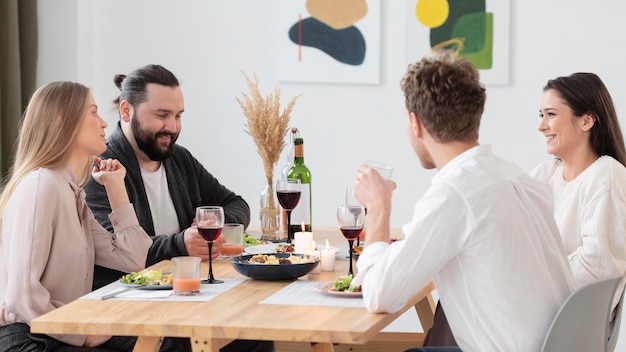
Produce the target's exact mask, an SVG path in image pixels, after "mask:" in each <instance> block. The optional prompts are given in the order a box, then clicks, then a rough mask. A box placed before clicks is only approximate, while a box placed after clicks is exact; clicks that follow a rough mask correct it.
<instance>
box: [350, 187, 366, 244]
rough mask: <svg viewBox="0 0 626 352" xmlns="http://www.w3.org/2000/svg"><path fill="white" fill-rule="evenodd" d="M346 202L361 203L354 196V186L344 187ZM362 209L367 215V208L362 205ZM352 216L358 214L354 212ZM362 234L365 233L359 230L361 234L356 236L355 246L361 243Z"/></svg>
mask: <svg viewBox="0 0 626 352" xmlns="http://www.w3.org/2000/svg"><path fill="white" fill-rule="evenodd" d="M346 204H347V205H362V204H361V203H359V201H358V200H357V199H356V197H355V196H354V187H347V188H346ZM363 210H364V211H365V215H367V208H365V207H363ZM355 211H356V210H355ZM354 216H355V217H357V216H358V214H355V215H354ZM363 230H365V229H363ZM364 235H365V233H364V232H361V235H360V236H359V237H357V238H356V245H357V246H359V245H360V244H361V237H362V236H364Z"/></svg>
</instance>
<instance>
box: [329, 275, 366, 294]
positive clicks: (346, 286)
mask: <svg viewBox="0 0 626 352" xmlns="http://www.w3.org/2000/svg"><path fill="white" fill-rule="evenodd" d="M332 288H333V289H335V290H336V291H350V292H361V286H352V275H344V276H340V277H339V278H338V279H337V280H335V281H333V287H332Z"/></svg>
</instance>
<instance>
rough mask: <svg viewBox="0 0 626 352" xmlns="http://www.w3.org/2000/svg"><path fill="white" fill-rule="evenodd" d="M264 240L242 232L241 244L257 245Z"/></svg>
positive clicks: (247, 245) (245, 245)
mask: <svg viewBox="0 0 626 352" xmlns="http://www.w3.org/2000/svg"><path fill="white" fill-rule="evenodd" d="M263 242H264V241H261V240H259V239H257V238H254V237H252V236H248V234H247V233H245V232H244V234H243V245H244V247H249V246H258V245H260V244H263Z"/></svg>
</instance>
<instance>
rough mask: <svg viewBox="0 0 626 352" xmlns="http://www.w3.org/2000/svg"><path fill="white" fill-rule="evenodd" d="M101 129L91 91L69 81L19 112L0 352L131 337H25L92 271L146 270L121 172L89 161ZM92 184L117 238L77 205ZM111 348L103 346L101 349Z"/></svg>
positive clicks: (2, 250) (4, 204) (97, 149)
mask: <svg viewBox="0 0 626 352" xmlns="http://www.w3.org/2000/svg"><path fill="white" fill-rule="evenodd" d="M106 126H107V124H106V122H105V121H104V120H103V119H102V118H101V117H100V115H99V114H98V106H97V105H96V103H95V101H94V99H93V96H92V94H91V92H90V90H89V89H88V88H87V87H85V86H83V85H81V84H79V83H74V82H53V83H50V84H48V85H46V86H44V87H41V88H40V89H38V90H37V91H36V92H35V93H34V95H33V96H32V98H31V101H30V103H29V104H28V107H27V108H26V111H25V112H24V116H23V120H22V126H21V130H20V135H19V137H18V145H17V153H16V156H15V162H14V164H13V168H12V171H11V174H10V177H9V179H8V181H7V183H6V185H5V187H4V189H3V191H2V194H1V195H0V221H1V227H0V350H2V351H82V350H87V349H88V348H90V347H95V346H100V345H101V347H102V349H99V350H126V349H129V348H130V349H132V345H133V338H132V337H120V338H119V339H120V340H121V342H123V343H122V344H121V345H119V346H126V347H115V346H117V345H115V343H117V342H120V341H116V339H111V337H110V336H83V335H62V336H61V335H58V336H53V337H51V336H47V335H36V334H30V331H29V330H30V329H29V323H30V321H31V320H32V319H34V318H36V317H38V316H40V315H42V314H45V313H47V312H49V311H52V310H54V309H55V308H57V307H60V306H62V305H64V304H66V303H69V302H71V301H73V300H75V299H77V298H79V297H80V296H82V295H84V294H86V293H88V292H89V291H90V290H91V285H92V280H93V265H94V263H95V264H99V265H103V266H108V267H111V268H115V269H118V270H123V271H136V270H140V269H142V268H143V267H144V265H145V262H146V256H147V253H148V248H150V245H151V243H152V241H151V240H150V237H148V235H147V234H146V233H145V231H144V230H143V229H142V228H141V227H140V226H139V223H138V221H137V217H136V215H135V211H134V209H133V206H132V205H131V204H130V202H129V200H128V195H127V193H126V189H125V186H124V176H125V174H126V170H125V169H124V167H123V166H122V165H121V164H120V163H119V162H118V161H116V160H112V159H108V160H100V159H99V158H95V166H94V165H93V164H94V157H93V156H94V155H97V154H100V153H102V152H103V151H104V150H105V149H106V145H105V132H104V128H105V127H106ZM90 176H93V178H94V179H95V180H96V181H97V182H99V183H100V184H102V185H103V186H104V187H105V188H106V191H107V195H108V198H109V202H110V204H111V209H112V212H111V214H110V215H109V217H110V219H111V222H112V223H113V224H115V225H114V231H115V233H110V232H108V231H106V230H105V229H104V228H103V227H102V226H100V224H99V223H98V222H97V221H96V219H95V218H94V216H93V214H92V212H91V211H90V210H89V208H88V207H87V206H86V205H85V201H84V197H85V194H84V191H83V189H82V187H83V186H84V185H85V183H86V182H87V181H88V179H89V178H90ZM109 345H110V346H109Z"/></svg>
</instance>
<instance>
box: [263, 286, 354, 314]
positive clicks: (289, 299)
mask: <svg viewBox="0 0 626 352" xmlns="http://www.w3.org/2000/svg"><path fill="white" fill-rule="evenodd" d="M320 284H323V282H320V281H304V280H296V281H294V282H292V283H291V284H289V285H287V286H286V287H283V288H282V289H281V290H280V291H278V292H276V293H274V294H273V295H271V296H269V297H267V298H266V299H264V300H262V301H261V302H259V304H290V305H307V306H330V307H353V308H365V304H364V303H363V298H360V297H337V296H331V295H329V294H327V293H324V292H322V291H320V290H318V289H316V288H315V286H317V285H320Z"/></svg>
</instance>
